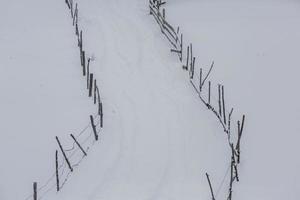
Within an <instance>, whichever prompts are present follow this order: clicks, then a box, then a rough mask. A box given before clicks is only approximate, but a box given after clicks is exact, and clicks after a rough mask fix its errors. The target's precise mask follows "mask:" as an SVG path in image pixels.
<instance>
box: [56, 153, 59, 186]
mask: <svg viewBox="0 0 300 200" xmlns="http://www.w3.org/2000/svg"><path fill="white" fill-rule="evenodd" d="M55 169H56V170H55V174H56V191H57V192H59V175H58V151H57V150H56V151H55Z"/></svg>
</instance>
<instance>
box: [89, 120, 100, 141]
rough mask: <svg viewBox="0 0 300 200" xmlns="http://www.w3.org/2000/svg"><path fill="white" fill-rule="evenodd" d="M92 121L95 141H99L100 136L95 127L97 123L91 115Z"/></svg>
mask: <svg viewBox="0 0 300 200" xmlns="http://www.w3.org/2000/svg"><path fill="white" fill-rule="evenodd" d="M90 120H91V126H92V129H93V132H94V136H95V140H96V141H97V140H98V134H97V131H96V126H95V123H94V117H93V115H90Z"/></svg>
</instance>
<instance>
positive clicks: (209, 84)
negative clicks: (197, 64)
mask: <svg viewBox="0 0 300 200" xmlns="http://www.w3.org/2000/svg"><path fill="white" fill-rule="evenodd" d="M210 90H211V82H210V81H208V105H210Z"/></svg>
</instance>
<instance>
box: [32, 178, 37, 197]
mask: <svg viewBox="0 0 300 200" xmlns="http://www.w3.org/2000/svg"><path fill="white" fill-rule="evenodd" d="M33 200H37V182H34V183H33Z"/></svg>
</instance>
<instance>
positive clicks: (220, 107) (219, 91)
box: [218, 84, 222, 118]
mask: <svg viewBox="0 0 300 200" xmlns="http://www.w3.org/2000/svg"><path fill="white" fill-rule="evenodd" d="M218 94H219V100H218V102H219V116H220V118H222V106H221V85H220V84H218Z"/></svg>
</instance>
